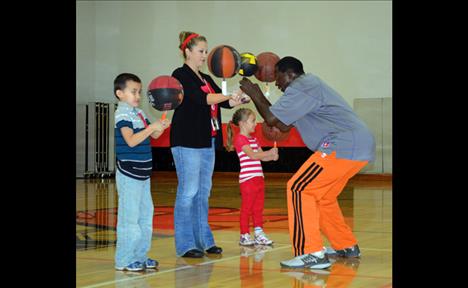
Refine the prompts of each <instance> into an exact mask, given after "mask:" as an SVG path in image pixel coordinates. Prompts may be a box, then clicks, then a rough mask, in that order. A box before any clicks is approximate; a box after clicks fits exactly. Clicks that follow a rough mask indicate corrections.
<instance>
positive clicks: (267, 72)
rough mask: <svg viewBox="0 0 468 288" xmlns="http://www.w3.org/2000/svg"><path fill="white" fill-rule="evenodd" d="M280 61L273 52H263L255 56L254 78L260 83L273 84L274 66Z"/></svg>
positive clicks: (274, 78)
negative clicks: (256, 66)
mask: <svg viewBox="0 0 468 288" xmlns="http://www.w3.org/2000/svg"><path fill="white" fill-rule="evenodd" d="M279 60H280V58H279V56H278V55H276V54H275V53H273V52H263V53H260V54H258V56H257V65H258V70H257V72H255V78H257V79H258V80H260V81H262V82H273V81H275V80H276V75H275V65H276V63H278V61H279Z"/></svg>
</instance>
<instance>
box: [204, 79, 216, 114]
mask: <svg viewBox="0 0 468 288" xmlns="http://www.w3.org/2000/svg"><path fill="white" fill-rule="evenodd" d="M203 82H205V86H202V87H201V90H202V91H203V92H205V93H215V91H214V89H213V87H211V85H210V83H208V81H206V80H205V79H203ZM211 116H212V117H213V118H216V119H217V118H218V104H213V105H211Z"/></svg>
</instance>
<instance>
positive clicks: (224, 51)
mask: <svg viewBox="0 0 468 288" xmlns="http://www.w3.org/2000/svg"><path fill="white" fill-rule="evenodd" d="M207 64H208V69H209V70H210V72H211V73H212V74H213V75H215V76H216V77H219V78H231V77H232V76H234V75H236V74H237V72H238V71H239V69H240V64H241V56H240V54H239V52H237V50H236V49H234V48H233V47H231V46H228V45H219V46H216V47H215V48H213V50H211V52H210V54H209V55H208V63H207Z"/></svg>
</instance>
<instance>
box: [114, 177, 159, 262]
mask: <svg viewBox="0 0 468 288" xmlns="http://www.w3.org/2000/svg"><path fill="white" fill-rule="evenodd" d="M115 178H116V182H117V193H118V194H119V206H118V216H117V248H116V251H115V266H116V267H125V266H128V265H129V264H131V263H133V262H135V261H140V262H141V263H143V262H145V261H146V259H147V253H148V251H149V250H150V248H151V238H152V236H153V210H154V207H153V199H152V198H151V190H150V179H147V180H143V181H141V180H136V179H133V178H130V177H127V176H125V175H123V174H122V173H120V171H119V170H118V169H117V172H116V175H115Z"/></svg>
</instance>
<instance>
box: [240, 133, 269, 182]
mask: <svg viewBox="0 0 468 288" xmlns="http://www.w3.org/2000/svg"><path fill="white" fill-rule="evenodd" d="M245 145H249V146H250V148H252V150H253V151H254V152H258V148H259V147H260V145H259V144H258V141H257V138H255V137H246V136H244V135H242V134H240V133H239V134H237V135H236V136H235V137H234V147H235V148H236V152H237V156H239V162H240V173H239V183H242V182H245V181H247V180H249V179H252V178H254V177H258V176H260V177H264V176H263V169H262V163H261V162H260V160H254V159H252V158H250V157H249V156H248V155H247V154H245V152H244V151H242V147H244V146H245Z"/></svg>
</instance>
